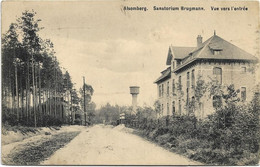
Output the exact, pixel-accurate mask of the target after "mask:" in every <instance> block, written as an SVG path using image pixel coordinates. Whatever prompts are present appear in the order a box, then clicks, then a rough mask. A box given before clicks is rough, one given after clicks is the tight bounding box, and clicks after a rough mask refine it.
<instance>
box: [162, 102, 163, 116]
mask: <svg viewBox="0 0 260 167" xmlns="http://www.w3.org/2000/svg"><path fill="white" fill-rule="evenodd" d="M162 114H163V104H162Z"/></svg>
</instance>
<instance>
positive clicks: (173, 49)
mask: <svg viewBox="0 0 260 167" xmlns="http://www.w3.org/2000/svg"><path fill="white" fill-rule="evenodd" d="M194 49H195V47H181V46H172V45H171V46H170V48H169V52H168V57H167V61H166V65H171V60H172V57H173V54H174V59H184V58H185V57H186V56H187V55H188V54H189V53H190V52H191V51H192V50H194Z"/></svg>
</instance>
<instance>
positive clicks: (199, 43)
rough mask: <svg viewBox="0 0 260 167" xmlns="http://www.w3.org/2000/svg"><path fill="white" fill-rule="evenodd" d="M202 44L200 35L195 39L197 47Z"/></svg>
mask: <svg viewBox="0 0 260 167" xmlns="http://www.w3.org/2000/svg"><path fill="white" fill-rule="evenodd" d="M201 44H202V37H201V36H200V35H198V37H197V47H200V46H201Z"/></svg>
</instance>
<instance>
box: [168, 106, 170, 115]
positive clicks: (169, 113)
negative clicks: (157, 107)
mask: <svg viewBox="0 0 260 167" xmlns="http://www.w3.org/2000/svg"><path fill="white" fill-rule="evenodd" d="M167 115H170V107H169V103H167Z"/></svg>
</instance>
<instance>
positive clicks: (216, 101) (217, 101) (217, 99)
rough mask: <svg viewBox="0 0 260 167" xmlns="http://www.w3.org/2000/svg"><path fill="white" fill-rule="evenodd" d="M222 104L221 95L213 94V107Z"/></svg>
mask: <svg viewBox="0 0 260 167" xmlns="http://www.w3.org/2000/svg"><path fill="white" fill-rule="evenodd" d="M221 106H222V99H221V96H217V95H216V96H213V107H214V108H220V107H221Z"/></svg>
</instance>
